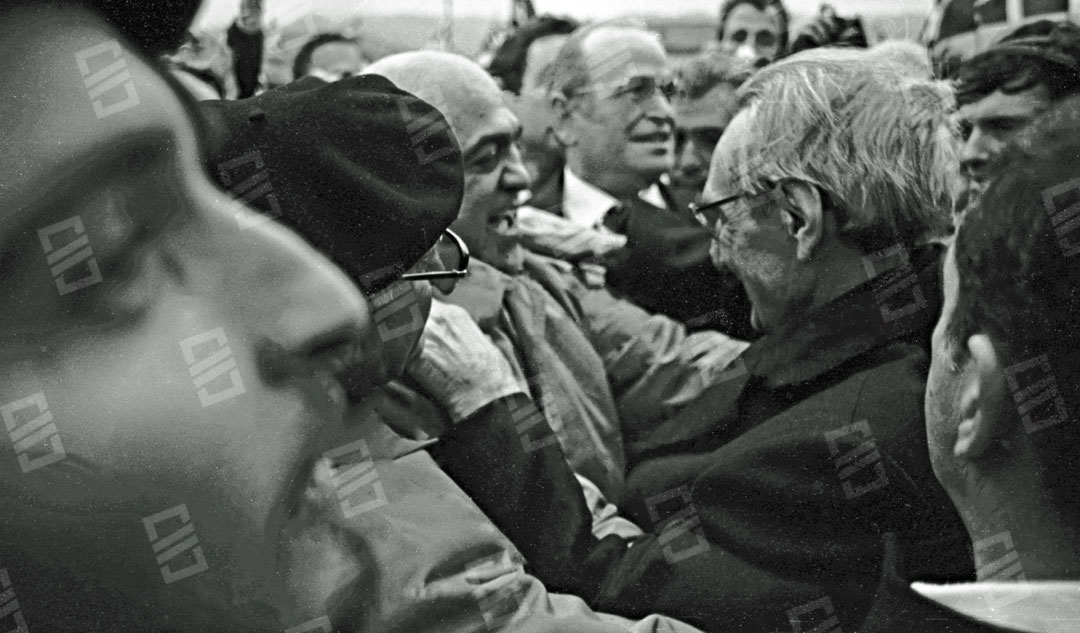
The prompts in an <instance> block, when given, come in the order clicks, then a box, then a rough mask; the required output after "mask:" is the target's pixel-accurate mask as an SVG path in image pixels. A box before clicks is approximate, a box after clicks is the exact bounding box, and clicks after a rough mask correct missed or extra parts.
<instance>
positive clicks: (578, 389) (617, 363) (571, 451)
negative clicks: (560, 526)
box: [370, 51, 743, 502]
mask: <svg viewBox="0 0 1080 633" xmlns="http://www.w3.org/2000/svg"><path fill="white" fill-rule="evenodd" d="M370 70H371V72H374V73H378V74H383V75H385V76H387V77H389V78H390V79H391V80H392V81H394V82H395V83H397V84H398V85H400V86H403V87H406V89H407V90H410V91H416V92H417V94H419V95H421V98H424V99H426V100H428V101H429V102H430V103H432V104H433V105H435V106H436V107H437V108H439V109H440V110H441V111H442V112H444V113H445V115H446V117H447V120H448V122H449V124H450V126H451V128H452V130H453V132H454V134H455V136H456V137H457V139H458V142H459V144H460V145H461V147H462V155H463V158H464V163H465V195H464V200H463V202H462V205H461V211H460V212H459V214H458V218H457V220H455V221H454V223H453V224H452V225H451V228H453V229H454V230H455V231H457V232H458V233H459V234H460V235H461V237H462V238H463V239H464V240H465V242H466V243H467V244H468V246H469V249H470V251H471V252H472V253H473V254H474V256H475V258H476V259H478V260H479V262H478V263H477V264H476V266H475V267H474V269H473V270H472V271H471V272H470V277H469V278H467V279H465V280H464V281H463V282H462V283H461V284H459V287H458V289H457V290H455V291H454V293H453V294H451V295H450V296H449V297H448V300H449V301H451V302H454V303H458V304H460V305H462V307H465V308H466V309H467V310H469V311H470V313H472V314H473V316H474V318H475V319H476V320H477V322H479V323H480V325H481V327H482V328H485V327H486V328H487V329H488V331H489V333H491V334H492V335H493V336H495V338H497V339H498V340H500V341H503V344H504V349H505V351H506V353H507V355H508V357H510V358H512V359H513V362H520V361H519V359H525V361H524V362H523V368H522V369H523V373H525V374H537V373H541V374H543V379H540V378H537V379H536V381H535V382H537V384H538V385H539V386H537V387H534V393H533V396H534V397H536V398H537V399H538V400H540V399H541V398H542V397H543V396H544V395H545V393H546V394H547V395H550V397H552V398H553V399H554V401H555V402H558V403H560V408H561V409H563V411H562V416H561V417H562V420H561V421H560V423H559V424H557V426H560V425H561V426H562V429H561V430H562V431H563V432H562V433H561V434H560V441H561V443H562V446H563V449H564V451H565V452H566V453H567V456H568V458H569V460H570V463H571V465H572V466H573V467H574V469H575V471H576V472H578V473H579V474H581V475H584V476H585V477H588V478H589V479H590V480H592V481H593V482H595V483H596V484H597V485H598V486H599V487H600V489H601V490H602V491H603V492H604V494H605V496H607V498H608V499H610V500H612V501H615V502H617V500H618V499H619V497H620V496H621V493H622V482H623V475H624V470H625V466H626V461H625V458H624V455H623V448H622V435H623V433H624V432H634V431H635V430H640V429H642V428H645V427H650V426H652V425H653V424H656V423H659V422H661V421H662V420H664V419H667V418H668V417H669V416H670V415H673V414H674V413H675V412H677V411H678V410H680V409H681V407H682V405H683V404H684V403H685V402H687V401H688V400H690V399H692V398H693V397H695V396H696V395H698V394H699V393H701V391H703V390H704V389H705V388H706V386H708V385H710V384H713V383H714V382H715V381H716V380H719V379H722V378H723V377H724V374H723V369H724V368H725V367H726V366H727V365H728V363H729V362H730V361H731V360H732V359H733V358H734V356H735V355H736V354H737V353H738V352H739V351H741V349H742V347H743V344H742V343H741V342H738V341H733V340H731V339H729V338H727V337H725V336H724V335H721V334H718V333H716V332H701V333H695V334H692V335H688V334H687V333H686V331H685V328H684V327H683V326H682V325H681V324H679V323H677V322H675V321H673V320H671V319H668V318H665V317H662V316H657V315H650V314H649V313H647V312H645V311H644V310H641V309H640V308H638V307H636V306H634V305H633V304H631V303H629V302H626V301H622V300H619V299H616V298H615V297H613V296H612V295H611V294H610V293H609V292H608V291H607V290H606V289H605V288H603V287H598V288H586V287H585V286H584V285H583V284H582V283H580V282H579V281H578V280H577V279H576V278H574V277H573V275H572V274H571V271H570V269H569V267H566V266H565V265H563V264H562V263H561V262H558V261H556V260H552V259H549V258H545V257H541V256H539V255H536V254H534V253H530V252H528V251H527V250H526V249H524V248H523V247H522V246H521V245H520V244H519V243H518V239H517V232H516V213H517V210H516V208H515V206H514V201H515V199H516V198H517V196H518V194H519V193H520V192H521V191H523V190H525V189H526V188H528V186H529V178H528V174H527V172H526V169H525V166H524V164H523V162H522V158H521V152H520V150H519V147H518V143H517V139H518V136H519V135H520V132H521V125H520V123H519V122H518V119H517V117H515V116H514V114H513V112H512V111H511V110H510V108H509V107H508V106H507V104H506V102H505V101H504V99H503V96H502V93H501V91H500V89H499V87H498V86H497V85H496V83H495V82H494V80H493V79H492V78H491V77H490V76H489V75H488V74H487V73H486V72H485V71H484V70H483V69H482V68H480V66H478V65H476V64H475V63H473V62H471V61H469V60H467V59H465V58H463V57H460V56H457V55H451V54H447V53H438V52H431V51H425V52H414V53H404V54H401V55H394V56H391V57H388V58H384V59H382V60H380V61H379V62H377V63H376V64H374V65H372V67H371V68H370ZM507 295H509V297H510V298H507ZM519 302H520V303H519ZM526 304H528V305H526ZM540 307H543V308H544V310H543V311H540V309H539V308H540ZM526 315H529V316H530V320H531V322H529V323H521V322H520V321H521V320H522V319H524V318H525V316H526ZM535 315H541V316H542V318H532V317H533V316H535ZM545 328H547V331H545ZM540 368H543V371H542V372H541V371H540ZM564 403H565V404H564ZM556 431H560V429H559V428H557V429H556Z"/></svg>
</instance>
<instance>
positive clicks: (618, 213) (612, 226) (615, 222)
mask: <svg viewBox="0 0 1080 633" xmlns="http://www.w3.org/2000/svg"><path fill="white" fill-rule="evenodd" d="M629 217H630V213H629V209H628V208H627V207H626V205H624V204H620V203H616V204H614V205H612V206H611V208H610V209H608V211H607V213H605V214H604V226H606V227H607V228H608V229H609V230H610V231H612V232H613V233H618V234H620V235H623V234H625V233H626V222H627V219H628V218H629Z"/></svg>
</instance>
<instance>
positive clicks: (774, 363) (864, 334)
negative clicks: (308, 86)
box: [743, 245, 943, 389]
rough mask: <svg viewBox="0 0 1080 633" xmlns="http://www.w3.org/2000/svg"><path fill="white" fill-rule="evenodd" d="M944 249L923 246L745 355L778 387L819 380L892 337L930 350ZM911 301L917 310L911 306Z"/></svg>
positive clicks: (758, 373) (753, 370) (754, 368)
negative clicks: (901, 264) (902, 263)
mask: <svg viewBox="0 0 1080 633" xmlns="http://www.w3.org/2000/svg"><path fill="white" fill-rule="evenodd" d="M942 250H943V249H942V248H941V247H940V246H938V245H928V246H924V247H921V248H919V249H917V250H916V252H915V253H913V254H912V256H911V264H910V265H909V266H905V267H903V268H897V269H893V270H890V271H888V272H886V273H884V274H882V275H880V276H878V277H875V278H873V279H871V280H869V281H867V282H864V283H863V284H862V285H860V286H857V287H856V288H854V289H852V290H850V291H848V292H847V293H846V294H844V295H843V296H841V297H838V298H836V299H834V300H833V301H832V302H830V303H828V304H826V305H824V306H822V307H820V308H818V309H817V310H815V311H813V312H811V313H810V314H807V315H804V316H802V317H799V318H796V319H793V320H792V321H790V322H788V323H786V324H784V325H782V326H781V327H780V328H779V329H777V330H776V331H773V332H770V333H769V334H766V335H765V336H763V337H762V338H761V339H759V340H758V341H756V342H755V343H753V344H752V345H751V346H750V347H749V348H748V349H747V350H746V352H745V353H744V354H743V359H744V361H745V362H746V365H747V368H748V369H749V370H750V373H751V374H753V375H755V376H758V377H760V378H763V379H764V380H765V383H766V385H767V386H768V388H770V389H777V388H780V387H784V386H790V385H798V384H801V383H804V382H807V381H810V380H813V379H814V378H816V377H818V376H820V375H822V374H824V373H826V372H828V371H831V370H832V369H833V368H835V367H838V366H840V365H841V364H843V363H845V362H847V361H849V360H851V359H853V358H855V357H857V356H859V355H861V354H864V353H866V352H867V351H870V350H872V349H874V348H876V347H879V346H881V345H883V344H885V343H887V342H889V341H894V340H898V339H908V340H912V341H917V342H918V344H920V345H921V346H923V347H924V348H926V349H927V350H929V346H930V332H931V331H932V330H933V327H934V323H935V321H936V320H937V315H938V314H939V313H940V308H941V291H940V288H941V285H940V284H941V282H940V261H941V256H942ZM905 304H907V305H908V306H909V307H911V308H913V309H910V310H905V309H904V307H903V306H904V305H905Z"/></svg>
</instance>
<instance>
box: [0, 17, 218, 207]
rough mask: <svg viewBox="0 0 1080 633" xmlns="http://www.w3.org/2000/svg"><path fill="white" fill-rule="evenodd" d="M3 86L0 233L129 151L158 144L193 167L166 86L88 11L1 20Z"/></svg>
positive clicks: (181, 118)
mask: <svg viewBox="0 0 1080 633" xmlns="http://www.w3.org/2000/svg"><path fill="white" fill-rule="evenodd" d="M0 85H3V86H4V91H5V93H6V96H5V98H3V99H0V128H2V129H3V134H2V138H3V146H4V148H5V151H3V152H0V228H3V227H8V226H10V225H11V224H12V223H13V222H15V223H18V222H25V221H27V218H25V217H18V216H19V215H20V214H22V215H25V214H27V213H31V212H32V211H33V204H31V202H32V201H33V200H35V199H39V198H41V197H42V195H44V192H47V191H49V190H50V189H55V188H56V187H57V185H58V184H60V185H70V186H77V183H73V182H70V180H71V178H69V176H71V175H73V174H84V173H86V172H87V170H88V168H92V167H94V166H95V165H96V164H98V163H102V162H104V161H106V160H108V158H109V157H110V156H118V155H120V154H122V153H123V152H125V151H130V150H131V146H132V144H136V143H137V144H139V145H140V146H142V145H145V144H147V142H148V140H150V139H158V140H159V143H158V146H161V147H167V148H170V150H171V151H177V152H182V153H184V154H185V155H186V156H188V157H190V160H191V161H192V162H194V161H195V160H196V158H197V145H196V142H195V138H194V130H193V129H192V127H191V125H190V123H189V121H188V119H187V115H186V113H185V111H184V109H183V107H182V106H181V104H180V102H179V100H178V99H177V98H176V97H175V95H174V94H173V93H172V90H171V89H170V88H169V86H168V84H167V83H166V82H165V80H164V79H162V78H161V77H160V76H159V75H158V74H157V73H156V72H155V71H154V70H152V69H151V68H150V67H149V66H148V65H147V64H146V63H145V62H144V61H143V60H141V59H140V58H139V57H138V56H136V55H135V54H134V53H133V52H131V51H130V50H129V49H127V48H126V47H125V46H124V44H122V43H121V42H120V41H119V39H118V38H117V36H116V34H115V33H114V32H113V31H111V30H110V29H109V28H108V27H107V26H106V25H105V24H103V23H102V22H101V21H100V20H99V19H98V18H97V17H96V16H94V15H92V14H89V13H87V12H85V11H82V10H78V9H74V8H70V7H64V8H59V9H58V8H57V7H55V6H52V7H49V8H48V9H44V10H42V9H19V10H15V11H11V12H8V13H5V14H4V16H3V18H0ZM12 148H15V151H12ZM93 177H94V178H95V179H97V180H100V178H101V177H102V175H101V174H95V175H94V176H93ZM105 177H107V174H106V175H105Z"/></svg>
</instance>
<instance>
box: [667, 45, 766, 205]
mask: <svg viewBox="0 0 1080 633" xmlns="http://www.w3.org/2000/svg"><path fill="white" fill-rule="evenodd" d="M675 75H676V80H677V81H678V84H679V91H678V92H677V93H676V95H675V98H674V99H673V100H672V106H673V107H674V110H675V166H674V168H673V169H672V170H671V181H672V184H673V185H675V186H678V187H683V188H686V189H688V190H693V191H696V192H698V193H700V192H701V190H702V188H704V187H705V178H706V177H707V176H708V175H709V161H710V159H711V158H712V153H713V149H714V148H715V147H716V143H717V142H718V141H719V140H720V135H721V134H723V133H724V128H726V127H727V126H728V124H729V123H731V119H732V118H734V116H735V113H736V112H737V111H738V98H737V94H736V93H737V91H738V89H739V86H741V85H742V83H743V82H744V81H745V80H746V78H747V77H748V76H749V73H748V72H746V71H745V70H742V69H741V68H739V67H737V65H736V64H735V61H734V59H733V58H732V56H731V55H729V54H727V53H724V52H721V51H714V52H711V53H705V54H702V55H700V56H698V57H694V58H692V59H690V60H689V61H687V62H685V63H683V64H682V65H681V66H679V67H678V68H677V69H676V73H675Z"/></svg>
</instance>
